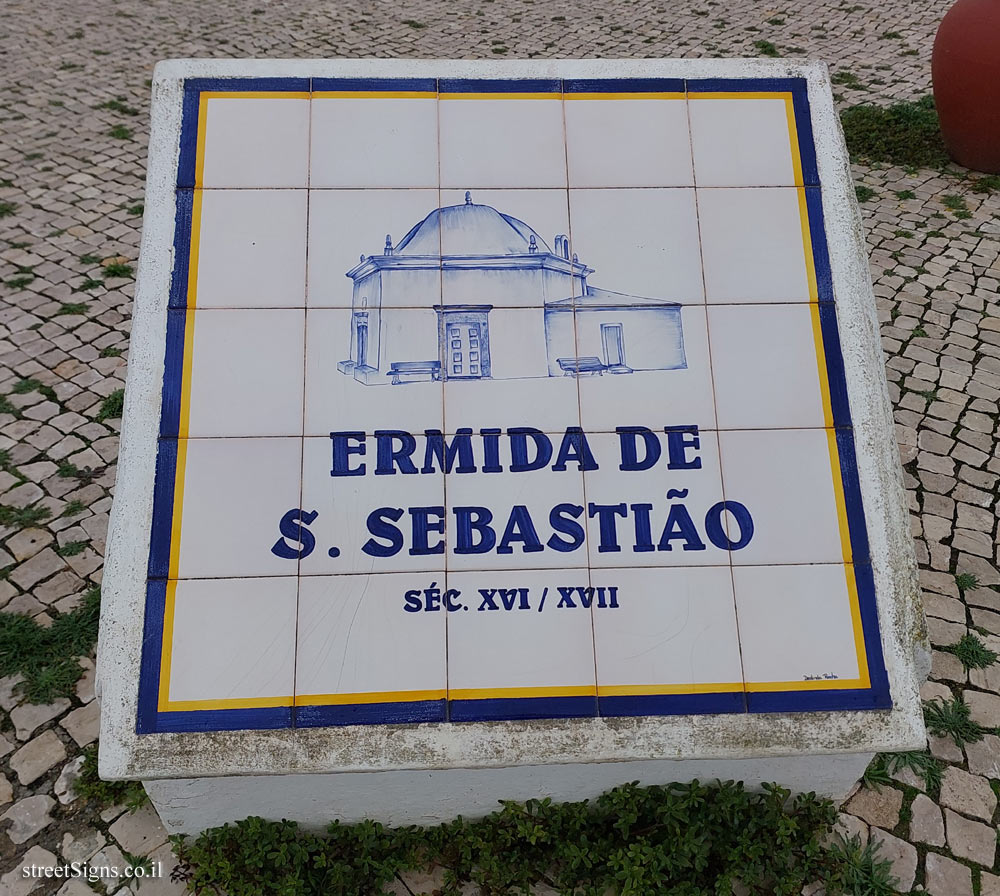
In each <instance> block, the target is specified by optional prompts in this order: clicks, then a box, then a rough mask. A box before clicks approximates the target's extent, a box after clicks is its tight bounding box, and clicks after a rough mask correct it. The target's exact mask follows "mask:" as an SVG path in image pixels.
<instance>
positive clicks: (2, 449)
mask: <svg viewBox="0 0 1000 896" xmlns="http://www.w3.org/2000/svg"><path fill="white" fill-rule="evenodd" d="M257 4H258V5H257V6H254V5H253V4H237V3H234V2H216V3H195V2H192V0H181V2H171V3H168V2H165V0H154V2H146V3H134V2H121V3H109V2H95V0H82V2H78V0H73V2H69V0H40V2H34V3H28V2H26V0H9V2H8V3H7V4H6V5H5V6H4V9H3V28H0V84H3V85H4V88H3V90H2V91H0V506H2V508H3V510H2V511H0V514H2V516H0V612H18V613H27V614H29V615H31V616H33V617H35V618H36V619H37V620H38V621H40V622H41V623H42V624H48V623H49V622H50V621H51V619H52V618H53V616H54V614H55V613H60V612H66V611H68V610H71V609H72V608H73V607H74V606H76V605H77V604H78V603H79V601H80V599H81V596H82V595H83V594H84V593H85V592H86V591H87V589H88V588H91V587H93V586H96V585H99V584H100V579H101V563H102V556H103V552H104V540H105V533H106V529H107V520H108V510H109V507H110V504H111V493H112V488H113V484H114V476H115V460H116V455H117V431H118V422H119V421H118V420H117V419H116V418H115V416H114V414H115V399H116V397H117V395H118V394H119V390H120V389H121V388H122V386H123V384H124V372H125V363H126V358H127V354H128V336H129V315H130V302H131V296H132V268H134V265H135V261H136V256H137V253H138V244H139V235H140V229H141V221H142V219H141V213H142V208H141V205H142V191H143V179H144V163H145V155H146V141H147V138H148V112H149V99H148V95H149V81H148V79H149V78H150V76H151V73H152V67H153V65H154V63H155V62H156V61H157V60H159V59H163V58H168V57H175V56H257V57H330V56H380V57H390V56H404V57H458V58H485V59H504V58H511V59H513V58H520V57H528V58H531V57H546V56H552V57H556V56H558V57H591V56H604V57H615V56H620V57H633V58H635V57H656V56H757V55H771V54H777V55H779V56H783V57H788V58H792V59H795V58H813V57H816V58H821V59H826V60H827V61H828V62H829V63H830V66H831V69H832V71H833V72H834V81H835V85H836V86H835V90H836V91H837V99H838V102H840V104H841V105H852V104H855V103H860V102H874V103H881V104H884V103H889V102H894V101H897V100H899V99H912V98H914V97H917V96H920V95H923V94H925V93H927V92H928V90H929V87H930V65H929V60H930V50H931V44H932V38H933V33H934V29H935V27H936V25H937V22H938V21H939V19H940V17H941V16H942V15H943V13H944V11H945V9H946V8H947V6H948V5H949V3H948V0H933V2H931V0H916V2H906V3H904V2H901V0H891V2H882V3H871V2H863V3H853V2H849V0H845V2H841V3H835V2H831V0H826V2H819V0H812V2H802V3H796V4H787V5H785V6H781V5H775V4H767V3H754V2H750V0H734V2H731V3H727V4H722V3H718V2H697V3H695V4H693V5H692V6H690V7H685V8H677V7H676V4H667V3H665V2H655V0H633V2H624V3H621V4H618V5H614V6H608V5H607V4H599V3H592V4H587V3H577V4H574V5H572V6H568V5H567V6H562V7H559V6H553V5H552V4H550V3H541V2H530V0H483V2H470V3H461V4H445V3H439V2H431V0H424V2H417V3H407V4H404V5H399V4H390V3H385V2H366V3H357V2H352V3H340V4H330V3H318V2H315V0H304V2H301V3H286V2H267V0H257ZM854 174H855V178H856V180H857V182H858V184H860V185H864V186H866V187H868V188H870V189H871V190H872V191H874V195H873V196H872V197H871V198H869V199H867V200H866V201H865V202H864V203H862V211H863V213H864V216H865V222H866V225H867V228H868V237H869V243H870V248H871V268H872V277H873V280H874V282H875V292H876V296H877V301H878V309H879V319H880V321H881V324H882V340H883V346H884V348H885V353H886V363H887V369H888V375H889V382H890V391H891V396H892V400H893V403H894V405H895V416H896V429H897V438H898V442H899V447H900V452H901V454H902V460H903V463H904V468H905V470H906V484H907V489H908V494H909V501H910V510H911V519H912V525H913V534H914V537H915V539H916V546H917V555H918V560H919V562H920V567H921V582H922V585H923V588H924V592H925V598H926V607H927V612H928V617H929V625H930V632H931V640H932V642H933V644H934V646H935V650H934V666H933V673H932V681H930V682H929V683H928V684H927V685H926V686H925V688H924V697H925V698H926V699H933V698H936V697H940V698H942V699H951V698H953V697H963V698H964V699H965V701H966V702H967V703H968V704H969V706H970V707H971V714H972V717H973V719H974V720H976V721H977V722H979V724H981V725H982V726H984V727H986V728H990V729H992V728H996V727H997V726H1000V664H994V665H992V666H990V667H989V668H986V669H973V670H971V671H969V670H966V668H965V667H964V666H963V664H962V663H961V662H960V661H959V659H958V658H957V657H956V656H955V655H954V654H952V653H950V652H948V651H947V650H944V649H942V648H946V647H948V646H950V645H953V644H955V643H957V642H958V641H959V640H960V639H961V638H962V636H963V635H965V634H967V633H972V634H975V635H976V636H977V637H978V638H979V639H980V640H981V641H982V642H983V643H984V644H985V645H986V646H987V647H989V648H991V649H993V650H994V651H996V652H998V653H1000V573H998V571H997V569H998V560H1000V557H998V545H1000V532H998V526H997V499H998V495H1000V492H998V482H1000V452H998V438H1000V429H998V424H1000V419H998V399H1000V191H996V192H993V193H992V194H990V193H983V192H976V189H977V183H976V181H975V180H974V179H972V178H969V177H968V176H967V174H966V173H965V172H962V171H958V170H954V171H949V172H946V173H941V172H932V171H926V170H921V171H904V170H901V169H897V168H881V169H875V168H862V167H856V168H855V171H854ZM980 189H981V187H980ZM956 577H958V579H957V581H956ZM960 585H961V587H959V586H960ZM88 662H89V661H88ZM13 684H14V682H13V681H12V680H10V679H5V680H0V722H2V723H3V728H2V729H0V732H2V733H0V773H2V778H0V877H2V879H0V891H2V892H5V893H12V894H14V893H16V894H21V893H28V892H33V893H36V894H48V893H52V892H56V891H57V890H59V889H60V886H61V884H60V883H59V882H52V881H50V882H38V885H37V886H36V887H35V889H34V890H30V889H29V886H28V884H29V883H30V882H25V881H22V880H20V879H19V868H20V865H21V864H22V862H23V861H35V862H36V863H40V864H46V863H55V862H56V861H57V860H58V861H63V860H72V859H79V860H82V859H88V858H89V859H91V861H92V862H93V863H95V864H99V863H100V862H101V861H102V857H103V860H105V861H106V862H107V863H109V864H116V865H119V866H124V864H125V859H124V858H123V856H122V851H128V852H132V853H135V854H140V853H141V854H151V855H152V856H153V857H154V858H162V859H165V861H166V862H167V864H169V846H167V845H165V835H164V834H163V831H162V828H160V827H159V825H158V823H157V822H156V819H155V817H153V816H152V814H151V813H150V812H148V811H143V812H141V813H139V814H137V815H128V814H125V815H122V814H121V813H122V809H121V807H116V808H112V809H105V810H104V811H103V812H102V810H101V808H100V807H94V806H91V805H84V801H83V800H82V799H80V798H78V797H76V795H75V793H74V791H73V788H72V783H71V782H72V779H73V777H74V775H75V773H76V769H77V768H78V767H79V762H80V759H79V754H80V751H81V749H82V748H83V747H84V746H86V745H87V744H88V743H91V742H92V741H93V740H94V739H95V738H96V735H97V731H96V711H95V704H94V702H93V687H92V674H91V673H90V672H88V673H87V675H86V676H85V677H84V679H83V680H81V682H80V684H79V685H78V686H77V689H76V691H75V693H74V694H73V695H72V696H71V697H70V698H69V699H66V700H59V701H56V702H55V703H53V704H51V705H50V706H32V705H30V704H26V703H24V702H23V701H22V699H21V698H20V696H19V695H18V694H17V693H15V692H14V690H13ZM930 751H931V754H932V755H933V756H935V757H937V758H938V760H939V761H940V762H941V764H942V767H943V771H944V775H943V780H942V783H941V785H940V788H933V789H929V788H928V786H927V784H926V783H925V782H924V781H923V780H922V779H921V778H920V777H919V776H918V775H917V774H915V773H914V772H913V771H912V770H909V769H903V770H901V771H897V772H895V773H893V776H892V783H891V784H889V785H885V786H883V787H881V788H862V789H860V790H859V791H858V792H857V793H856V794H854V795H853V796H852V798H851V799H850V800H849V801H848V802H847V803H846V804H845V806H844V812H843V814H842V816H841V827H842V829H843V830H844V831H845V832H849V833H853V834H856V835H858V836H860V837H862V838H868V837H869V836H870V837H874V838H875V839H877V840H878V841H879V843H880V844H881V848H882V852H883V854H884V855H886V856H889V857H891V858H892V860H893V865H894V869H895V872H896V874H897V876H898V878H899V881H900V890H901V891H902V892H908V891H909V890H910V889H911V888H916V887H922V888H923V890H924V891H925V892H930V893H931V894H935V896H969V894H972V893H973V887H976V888H977V890H976V892H979V893H980V894H981V896H998V894H1000V866H998V865H997V864H996V833H995V832H996V823H997V808H996V803H997V799H996V794H997V792H1000V737H997V736H996V735H992V734H991V735H987V736H986V737H985V738H984V739H983V740H981V741H979V742H977V743H967V744H964V745H962V746H959V745H956V744H955V742H954V741H952V740H951V739H950V738H938V737H932V738H931V741H930ZM928 791H929V792H928ZM91 857H93V858H91ZM139 890H140V892H142V893H143V894H152V896H155V894H156V893H160V892H162V893H168V892H177V891H178V890H179V887H178V886H177V885H172V884H170V883H169V882H159V883H155V884H154V883H146V884H143V885H142V886H141V887H139ZM60 892H61V893H63V894H64V896H75V894H79V893H84V892H85V891H84V890H80V889H79V888H78V887H74V886H71V885H66V886H64V887H63V889H62V890H61V891H60Z"/></svg>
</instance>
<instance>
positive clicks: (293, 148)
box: [181, 82, 310, 188]
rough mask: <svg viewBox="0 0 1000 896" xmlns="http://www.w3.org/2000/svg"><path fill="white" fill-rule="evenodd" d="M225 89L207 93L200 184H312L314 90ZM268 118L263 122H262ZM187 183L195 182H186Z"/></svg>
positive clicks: (197, 182)
mask: <svg viewBox="0 0 1000 896" xmlns="http://www.w3.org/2000/svg"><path fill="white" fill-rule="evenodd" d="M307 84H308V82H305V83H304V84H303V87H304V90H303V91H302V92H295V91H291V92H288V93H284V94H280V93H270V94H268V95H265V96H260V95H257V94H254V93H253V92H249V93H248V94H247V95H243V96H241V95H238V94H233V93H229V92H225V91H222V92H220V93H221V95H213V93H212V92H208V93H207V94H202V100H201V102H202V111H201V116H203V119H204V121H203V124H202V128H203V130H202V134H203V135H204V136H203V137H202V138H201V139H202V140H203V146H199V148H198V161H197V162H196V164H197V166H198V167H197V168H196V173H195V181H194V186H199V187H209V188H215V187H236V188H254V187H257V188H260V187H297V188H303V187H306V186H307V185H308V183H309V108H310V102H309V94H308V86H307ZM263 123H266V125H265V126H263V127H262V124H263ZM181 186H191V184H188V183H182V184H181Z"/></svg>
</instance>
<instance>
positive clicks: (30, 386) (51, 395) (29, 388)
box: [11, 378, 58, 401]
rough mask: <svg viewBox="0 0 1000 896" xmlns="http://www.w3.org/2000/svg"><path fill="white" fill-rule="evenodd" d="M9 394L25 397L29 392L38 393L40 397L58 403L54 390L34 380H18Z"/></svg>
mask: <svg viewBox="0 0 1000 896" xmlns="http://www.w3.org/2000/svg"><path fill="white" fill-rule="evenodd" d="M11 392H13V393H14V394H15V395H27V394H28V393H29V392H38V393H39V394H40V395H44V396H45V397H46V398H47V399H48V400H49V401H58V399H57V398H56V390H55V389H53V388H52V387H51V386H46V385H45V383H43V382H41V381H40V380H36V379H30V378H29V379H23V380H18V381H17V382H16V383H15V384H14V388H13V389H11Z"/></svg>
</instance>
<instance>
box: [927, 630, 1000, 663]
mask: <svg viewBox="0 0 1000 896" xmlns="http://www.w3.org/2000/svg"><path fill="white" fill-rule="evenodd" d="M940 649H941V650H944V651H946V652H948V653H952V654H954V655H955V656H957V657H958V658H959V659H960V660H961V661H962V665H963V666H965V668H966V670H969V669H985V668H986V667H987V666H992V665H993V664H994V663H995V662H996V661H997V658H998V657H997V653H996V651H994V650H990V649H989V647H987V646H986V645H985V644H984V643H983V642H982V641H981V640H980V639H979V638H977V637H976V636H975V635H973V634H965V635H962V639H961V640H960V641H959V642H958V643H957V644H949V645H948V646H947V647H941V648H940Z"/></svg>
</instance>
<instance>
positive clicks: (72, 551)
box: [56, 541, 90, 557]
mask: <svg viewBox="0 0 1000 896" xmlns="http://www.w3.org/2000/svg"><path fill="white" fill-rule="evenodd" d="M88 544H90V542H89V541H67V542H66V544H64V545H63V546H62V547H61V548H56V553H57V554H58V555H59V556H60V557H75V556H76V555H77V554H82V553H83V552H84V551H85V550H87V545H88Z"/></svg>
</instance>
